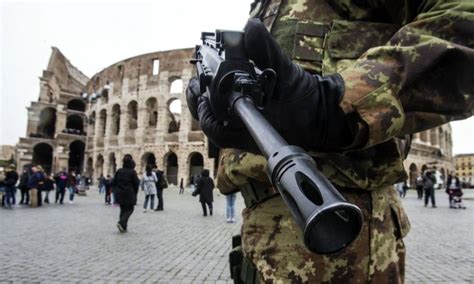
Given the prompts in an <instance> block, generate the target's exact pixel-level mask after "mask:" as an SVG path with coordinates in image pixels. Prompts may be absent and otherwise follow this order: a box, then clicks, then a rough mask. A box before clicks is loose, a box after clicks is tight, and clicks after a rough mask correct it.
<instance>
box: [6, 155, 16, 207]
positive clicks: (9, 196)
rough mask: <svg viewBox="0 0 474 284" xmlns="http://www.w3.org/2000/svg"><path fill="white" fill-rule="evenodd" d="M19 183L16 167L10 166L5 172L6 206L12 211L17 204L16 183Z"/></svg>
mask: <svg viewBox="0 0 474 284" xmlns="http://www.w3.org/2000/svg"><path fill="white" fill-rule="evenodd" d="M17 181H18V173H17V172H16V171H15V165H13V164H12V165H10V166H8V167H7V169H6V171H5V180H4V185H5V193H6V197H5V199H6V200H5V205H6V208H9V209H11V208H12V206H13V205H15V202H16V198H15V196H16V186H15V185H16V182H17Z"/></svg>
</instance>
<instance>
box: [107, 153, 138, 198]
mask: <svg viewBox="0 0 474 284" xmlns="http://www.w3.org/2000/svg"><path fill="white" fill-rule="evenodd" d="M134 168H135V163H134V162H131V163H127V164H124V165H123V168H121V169H119V170H118V171H117V172H116V173H115V176H114V178H113V180H112V190H113V192H114V193H115V200H116V201H117V203H118V204H120V205H135V204H136V203H137V193H138V187H139V186H140V180H139V179H138V176H137V172H135V170H134Z"/></svg>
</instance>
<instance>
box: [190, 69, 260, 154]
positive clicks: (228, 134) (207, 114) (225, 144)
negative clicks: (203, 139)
mask: <svg viewBox="0 0 474 284" xmlns="http://www.w3.org/2000/svg"><path fill="white" fill-rule="evenodd" d="M186 101H187V103H188V108H189V111H190V112H191V115H192V116H193V117H194V119H196V120H198V121H199V124H200V126H201V129H202V131H203V132H204V133H205V134H206V136H207V137H208V138H209V140H210V141H211V142H212V143H214V144H215V145H216V146H219V147H222V148H237V149H243V150H247V151H250V152H253V153H258V151H259V150H258V147H257V145H256V144H255V142H254V141H253V139H252V137H251V136H250V133H249V132H248V131H247V129H245V128H244V127H243V125H230V124H227V123H224V122H222V121H218V120H217V119H216V118H215V116H214V114H213V112H212V110H211V105H210V103H209V99H208V98H207V97H205V96H203V95H202V94H201V93H200V86H199V79H198V78H197V77H193V78H191V80H189V83H188V88H187V89H186Z"/></svg>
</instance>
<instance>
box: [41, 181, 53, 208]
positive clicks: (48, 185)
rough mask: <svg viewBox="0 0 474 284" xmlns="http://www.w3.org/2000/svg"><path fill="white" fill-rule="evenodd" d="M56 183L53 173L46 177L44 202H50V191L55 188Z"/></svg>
mask: <svg viewBox="0 0 474 284" xmlns="http://www.w3.org/2000/svg"><path fill="white" fill-rule="evenodd" d="M54 188H55V184H54V179H53V176H52V175H48V176H47V177H46V178H45V179H44V184H43V191H44V193H45V197H44V203H46V204H49V192H50V191H51V190H54Z"/></svg>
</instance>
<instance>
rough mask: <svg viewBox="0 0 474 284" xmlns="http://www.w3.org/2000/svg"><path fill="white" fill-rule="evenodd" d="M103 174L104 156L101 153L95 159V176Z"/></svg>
mask: <svg viewBox="0 0 474 284" xmlns="http://www.w3.org/2000/svg"><path fill="white" fill-rule="evenodd" d="M102 175H104V156H102V154H99V155H97V159H96V160H95V178H96V179H98V178H99V177H100V176H102Z"/></svg>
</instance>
